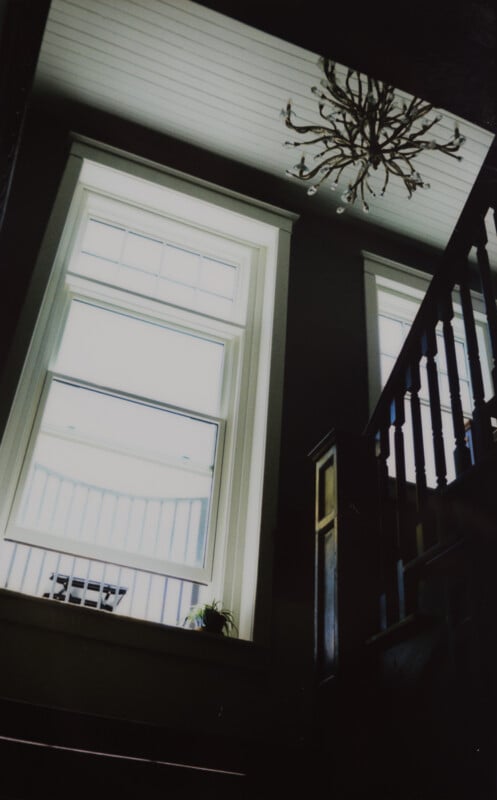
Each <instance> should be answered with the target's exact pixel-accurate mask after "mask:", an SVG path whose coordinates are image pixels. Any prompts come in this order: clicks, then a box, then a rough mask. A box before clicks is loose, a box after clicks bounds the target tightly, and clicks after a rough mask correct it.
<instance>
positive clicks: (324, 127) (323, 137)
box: [282, 58, 465, 214]
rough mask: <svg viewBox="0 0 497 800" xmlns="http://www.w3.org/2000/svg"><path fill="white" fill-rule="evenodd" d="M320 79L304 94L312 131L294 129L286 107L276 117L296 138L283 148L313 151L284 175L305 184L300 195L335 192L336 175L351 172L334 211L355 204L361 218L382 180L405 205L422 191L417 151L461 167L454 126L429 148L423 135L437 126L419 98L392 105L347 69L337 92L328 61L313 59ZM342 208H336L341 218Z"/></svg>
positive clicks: (391, 98) (385, 93) (382, 90)
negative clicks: (400, 191)
mask: <svg viewBox="0 0 497 800" xmlns="http://www.w3.org/2000/svg"><path fill="white" fill-rule="evenodd" d="M319 64H320V66H321V68H322V69H323V71H324V75H325V77H324V78H323V79H322V80H321V84H320V87H317V86H313V87H312V89H311V91H312V93H313V94H314V95H315V96H316V97H317V98H318V108H319V116H320V117H321V120H322V122H320V124H317V125H300V124H298V123H296V122H295V121H294V119H295V117H296V115H295V112H294V110H293V108H292V103H291V101H289V102H288V103H287V105H286V108H284V109H283V110H282V116H283V118H284V121H285V125H286V126H287V128H290V129H291V130H292V131H294V132H295V133H297V134H299V135H301V136H302V137H304V139H305V140H301V141H286V142H285V143H284V144H285V147H289V148H292V147H295V148H296V147H311V146H312V147H313V148H319V151H318V152H317V153H316V154H315V155H313V156H312V162H311V163H310V164H307V163H306V158H309V156H307V155H302V156H301V158H300V160H299V161H298V163H297V164H296V165H295V166H294V167H293V168H291V169H288V170H287V171H286V172H287V175H291V176H292V177H294V178H299V179H300V180H302V181H306V182H309V183H310V185H309V188H308V190H307V194H309V195H314V194H316V192H317V191H318V189H319V187H320V186H321V185H322V184H323V183H324V182H325V181H326V180H327V179H328V178H331V179H332V183H331V188H332V189H336V188H337V184H338V182H339V180H340V177H341V176H342V173H343V172H344V170H347V168H348V167H351V168H352V169H356V171H355V173H354V176H353V177H352V178H351V179H349V181H348V184H347V186H346V190H345V191H344V192H343V194H342V196H341V201H342V203H345V204H346V205H349V206H350V205H353V204H354V203H355V202H356V200H357V199H358V198H360V200H361V203H362V208H363V211H364V212H366V213H367V212H368V211H369V205H368V203H367V201H366V197H367V196H369V195H370V196H372V197H376V196H377V195H378V194H379V195H380V196H383V195H384V194H385V191H386V189H387V187H388V184H389V181H390V178H392V177H393V178H397V179H400V180H401V181H402V182H403V184H404V186H405V188H406V189H407V194H408V197H409V198H410V197H412V195H413V192H415V191H416V189H429V188H430V185H429V183H426V181H424V180H423V178H422V177H421V175H420V174H419V172H418V171H417V169H416V168H415V166H414V165H413V161H414V160H415V159H416V157H417V156H418V155H419V154H420V153H422V152H423V151H425V150H433V151H435V150H436V151H438V152H440V153H444V154H445V155H448V156H451V157H452V158H455V159H457V160H458V161H461V159H462V156H460V155H456V153H457V151H458V150H459V148H460V147H461V145H462V144H464V142H465V137H464V136H462V135H461V133H460V131H459V128H458V125H457V123H456V124H455V127H454V133H453V135H452V136H451V138H450V139H449V140H448V141H446V142H439V141H436V140H435V139H433V138H432V137H431V134H430V131H431V130H432V128H433V127H434V126H435V125H436V124H437V123H439V122H440V120H441V119H442V118H441V116H440V115H434V116H431V117H430V118H428V117H427V115H428V114H430V115H431V112H432V111H433V106H432V105H431V104H430V103H427V102H425V101H423V100H420V99H419V98H416V97H413V98H412V99H411V100H410V101H404V100H400V99H398V98H397V97H396V95H395V91H394V89H393V87H392V86H389V85H388V84H386V83H382V82H381V81H378V80H375V79H374V78H370V77H368V76H365V75H362V74H361V73H360V72H357V71H356V70H352V69H349V70H348V71H347V73H346V77H345V80H344V81H343V82H342V84H341V83H340V82H339V80H338V77H337V74H336V66H335V63H334V62H333V61H330V60H329V59H324V58H322V59H320V60H319ZM378 170H379V171H380V175H381V181H380V188H379V190H375V189H373V187H372V185H371V184H372V182H373V180H372V179H373V173H374V172H376V171H378ZM343 211H344V206H343V205H340V206H338V208H337V213H339V214H341V213H343Z"/></svg>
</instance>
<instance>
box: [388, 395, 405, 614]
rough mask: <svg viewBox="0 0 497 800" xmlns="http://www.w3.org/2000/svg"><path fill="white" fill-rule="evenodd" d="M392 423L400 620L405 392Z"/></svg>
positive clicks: (395, 404) (402, 606) (397, 399)
mask: <svg viewBox="0 0 497 800" xmlns="http://www.w3.org/2000/svg"><path fill="white" fill-rule="evenodd" d="M391 413H392V422H393V425H394V453H395V473H396V474H395V487H396V493H395V500H396V534H397V535H396V543H395V544H396V548H395V549H396V557H395V562H396V564H395V566H396V576H397V595H398V603H399V619H403V618H404V617H405V615H406V598H405V591H404V559H403V554H404V553H403V551H404V549H405V543H406V541H407V531H408V515H407V480H406V458H405V446H404V431H403V426H404V423H405V409H404V390H403V389H402V390H401V391H399V393H398V394H397V395H396V397H395V400H394V401H393V402H392V405H391Z"/></svg>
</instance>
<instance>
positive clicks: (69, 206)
mask: <svg viewBox="0 0 497 800" xmlns="http://www.w3.org/2000/svg"><path fill="white" fill-rule="evenodd" d="M88 162H91V164H95V165H97V167H96V168H95V170H94V174H93V173H92V167H91V164H90V166H89V167H88ZM83 164H85V176H86V177H85V180H86V182H87V183H86V186H84V185H82V183H81V181H80V176H81V174H82V172H81V170H82V166H83ZM98 165H103V166H104V167H105V168H107V169H111V170H115V172H113V180H112V194H113V196H114V197H116V198H118V199H121V198H123V197H124V198H126V199H127V202H129V203H132V204H140V205H141V206H142V207H143V208H145V209H146V210H153V211H154V212H155V213H158V212H159V213H161V214H162V215H164V217H165V218H169V219H171V220H173V222H181V223H185V224H187V225H190V226H191V229H190V230H191V231H192V235H193V237H194V238H195V236H197V235H198V236H199V237H200V238H202V234H203V232H204V231H212V232H214V233H215V234H216V235H222V236H224V237H225V239H226V247H227V249H228V250H229V249H233V247H234V246H235V247H236V246H238V245H239V246H240V247H242V246H243V248H245V251H246V252H250V253H251V256H250V258H251V264H250V270H251V271H252V272H253V273H255V275H256V279H255V280H254V281H253V285H252V289H251V291H252V292H253V295H254V296H253V309H254V311H253V319H252V320H251V324H250V325H249V327H248V328H247V331H246V334H245V335H244V336H243V337H241V338H240V335H239V324H240V321H241V320H240V318H239V317H238V318H236V314H235V319H234V320H233V321H230V322H225V321H220V320H217V319H214V318H212V319H211V320H210V322H209V328H210V333H211V335H212V336H213V337H219V338H220V339H222V340H223V341H224V342H226V345H227V346H226V349H227V353H228V361H229V364H228V368H227V370H226V375H227V376H228V380H229V382H230V384H231V390H230V391H229V392H226V391H225V392H224V393H223V396H224V397H225V398H231V399H228V400H225V404H224V407H223V408H222V409H221V417H222V418H225V419H226V420H227V422H226V432H225V436H224V460H225V465H224V469H225V475H224V479H223V481H222V482H221V484H220V490H219V500H218V503H217V515H218V525H217V529H218V534H217V540H216V558H215V560H214V564H213V571H212V575H211V576H210V579H209V580H208V582H207V587H208V591H209V596H214V597H217V598H222V600H223V602H224V604H225V605H228V606H229V607H230V608H231V609H232V610H233V611H234V614H235V617H236V618H237V620H238V621H239V625H238V627H239V633H240V636H241V637H242V638H247V639H251V638H252V636H253V623H254V611H255V596H256V589H257V584H258V562H259V556H260V554H261V553H262V554H263V555H264V557H267V555H268V552H269V549H268V541H269V540H270V537H271V535H272V531H273V529H274V525H275V519H276V495H277V480H278V459H279V436H280V433H279V432H280V425H281V404H282V384H283V357H284V341H285V331H286V298H287V284H288V261H289V242H290V235H291V229H292V223H293V221H294V220H295V219H296V216H295V215H293V214H290V213H287V212H284V211H282V210H281V209H276V208H274V207H271V206H268V205H266V204H261V203H255V202H253V201H250V200H249V199H248V198H244V197H242V196H240V195H235V194H234V193H229V192H227V191H225V190H221V189H219V187H215V186H213V185H211V184H207V183H204V182H202V183H201V182H198V181H196V180H195V179H192V178H191V177H190V176H186V175H182V174H180V173H177V172H172V171H170V170H167V169H165V168H164V167H162V166H160V165H156V164H153V165H151V164H149V163H143V162H142V161H139V160H138V159H133V158H132V157H131V158H130V157H129V156H128V154H123V153H120V152H118V151H115V150H112V149H110V148H102V147H101V146H96V145H95V143H94V142H91V141H89V140H82V139H79V140H77V141H75V143H74V144H73V146H72V149H71V154H70V156H69V160H68V164H67V168H66V170H65V173H64V176H63V179H62V182H61V186H60V190H59V193H58V196H57V199H56V202H55V205H54V208H53V211H52V215H51V218H50V222H49V225H48V228H47V231H46V235H45V238H44V241H43V244H42V247H41V250H40V253H39V257H38V261H37V264H36V267H35V271H34V274H33V280H32V282H31V285H30V289H29V292H28V295H27V298H26V303H25V306H24V309H23V312H22V316H21V320H20V324H19V329H18V333H17V336H16V340H15V342H14V347H13V349H12V352H11V356H10V362H9V364H8V369H7V371H6V373H5V375H6V376H7V383H9V382H11V381H12V376H14V377H16V376H18V377H19V380H18V387H17V391H16V393H15V397H14V402H13V404H12V408H11V413H10V415H9V419H8V422H7V425H6V428H5V433H4V436H3V439H2V443H1V446H0V474H3V475H4V476H5V480H4V481H3V486H2V493H3V497H4V501H3V502H2V504H1V507H0V530H1V532H2V535H4V533H5V531H6V529H7V525H8V520H9V513H10V511H11V508H12V504H13V501H14V498H15V496H16V489H17V486H18V481H19V476H20V474H21V470H22V466H23V460H24V456H25V453H26V451H27V448H28V445H29V441H30V434H31V428H32V425H33V423H34V420H35V418H36V409H37V406H38V402H39V399H40V398H41V396H42V392H43V385H44V383H45V381H46V379H47V375H48V374H49V372H50V368H51V363H52V362H51V359H52V356H53V354H54V353H55V352H56V350H57V345H58V342H59V341H60V336H61V332H62V329H63V324H64V317H65V313H66V311H67V308H68V303H69V302H70V300H71V299H72V298H73V297H79V296H84V297H86V298H87V297H88V291H89V288H88V285H87V283H88V282H87V281H85V279H84V278H77V277H74V276H71V278H70V281H69V283H70V287H69V291H66V292H64V291H62V290H61V285H60V282H61V281H63V280H64V273H65V265H66V263H67V258H68V253H69V252H70V250H71V247H72V246H73V244H74V242H73V237H74V226H75V222H76V220H77V219H78V218H79V215H80V214H81V209H82V206H81V204H82V203H84V202H85V191H86V190H88V188H90V189H91V191H92V192H100V193H102V195H103V194H105V193H108V192H109V187H108V185H107V186H104V185H99V175H101V174H102V173H101V171H100V172H99V170H98ZM130 177H131V178H132V179H135V178H138V179H139V181H140V179H141V180H145V181H147V182H149V181H152V182H153V184H154V186H153V187H152V191H150V188H151V187H150V184H149V185H148V186H147V193H146V194H143V195H142V194H141V193H140V191H137V186H138V189H139V188H140V183H139V182H138V184H137V183H136V181H134V182H132V184H130V181H129V178H130ZM131 185H132V186H133V190H132V191H131V190H130V188H129V187H130V186H131ZM130 192H131V194H130ZM126 193H128V195H127V194H126ZM237 243H238V245H237ZM245 271H246V270H245ZM242 273H243V271H242ZM248 290H249V287H247V286H246V287H244V291H248ZM92 291H93V292H94V295H95V299H96V300H98V302H99V304H102V305H104V304H105V303H107V302H109V301H111V302H112V303H113V304H115V302H116V298H117V297H118V296H119V295H120V294H121V295H122V296H123V299H124V296H125V295H127V293H126V292H125V291H119V290H115V289H113V290H112V291H111V292H110V291H109V289H108V287H106V286H104V285H102V286H101V287H99V288H98V289H96V288H95V286H93V287H92ZM57 298H58V299H57ZM54 302H57V304H58V305H59V307H58V308H55V306H54ZM126 303H127V304H128V306H127V307H129V296H126ZM133 303H134V304H135V306H137V307H136V308H135V309H134V311H135V312H136V313H139V314H141V315H143V316H144V317H147V316H153V315H154V314H155V313H156V312H157V308H158V306H159V305H160V303H159V302H158V301H156V300H151V299H149V298H145V297H140V298H139V299H138V300H137V299H136V297H134V298H133ZM60 304H62V306H61V305H60ZM176 316H177V320H176V322H177V324H178V325H186V324H187V323H192V320H193V317H194V316H195V315H194V314H193V313H190V312H186V311H184V310H182V309H179V308H178V309H177V310H176ZM172 317H174V313H173V314H172ZM172 317H171V318H172ZM31 334H32V336H30V335H31ZM27 341H30V343H29V346H28V348H27V349H26V342H27ZM238 351H240V352H238ZM226 403H227V405H226ZM222 427H223V423H222V420H221V428H222ZM226 464H227V465H228V466H227V468H226ZM219 531H224V533H223V534H222V535H220V534H219ZM33 543H34V542H33ZM58 548H59V549H64V548H63V540H61V541H60V543H58Z"/></svg>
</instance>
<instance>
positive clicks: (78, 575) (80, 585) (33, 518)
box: [0, 464, 209, 625]
mask: <svg viewBox="0 0 497 800" xmlns="http://www.w3.org/2000/svg"><path fill="white" fill-rule="evenodd" d="M208 504H209V498H206V497H182V498H163V497H162V498H160V497H159V498H158V497H142V496H138V495H136V496H135V495H132V494H124V493H122V492H116V491H114V490H110V489H107V488H102V487H100V486H96V485H90V484H88V483H84V482H81V481H76V480H73V479H71V478H69V477H68V476H66V475H61V474H59V473H57V472H54V471H53V470H50V469H47V468H46V467H45V466H43V465H39V464H38V465H36V466H35V468H34V469H33V473H32V477H31V482H30V487H29V491H28V493H27V495H26V498H25V502H24V508H23V509H21V518H22V520H23V522H24V524H25V525H27V526H28V527H29V528H31V529H34V530H40V531H43V530H47V529H48V530H52V531H55V532H56V533H57V535H58V536H60V540H61V542H60V550H53V549H48V548H45V547H42V546H41V547H36V546H31V545H28V544H23V543H19V542H14V541H9V540H4V541H3V542H2V543H1V545H0V548H1V553H0V587H2V588H6V589H11V590H14V591H18V592H21V593H24V594H29V595H33V596H36V597H45V598H48V599H53V600H57V601H60V602H64V603H72V604H78V605H84V606H87V607H92V608H96V609H100V610H104V611H111V612H113V613H114V614H121V615H125V616H130V617H135V618H139V619H145V620H148V621H152V622H159V623H163V624H170V625H180V624H182V622H183V620H184V618H185V616H186V614H187V613H188V611H189V609H190V607H191V606H192V605H194V604H195V603H197V601H198V599H199V596H200V591H201V585H200V584H198V583H196V582H194V581H190V580H183V579H180V578H175V577H171V576H167V575H164V574H161V572H160V567H158V570H157V572H154V571H149V570H144V569H139V568H133V567H130V566H124V565H122V564H120V563H119V555H118V553H119V549H120V550H121V551H122V552H123V553H124V552H126V553H128V554H129V553H131V554H132V555H133V554H137V555H138V556H148V557H157V559H172V560H177V561H179V562H181V563H186V564H196V563H198V562H199V560H201V559H202V557H203V553H204V543H205V537H206V533H207V521H208ZM78 539H79V540H81V541H84V542H88V541H90V542H93V543H95V545H96V547H98V545H103V546H106V547H109V546H112V547H113V548H114V549H116V560H115V563H109V562H105V561H102V560H101V559H98V558H85V557H82V556H77V555H71V554H70V553H67V552H65V550H66V548H67V550H70V549H71V545H70V544H69V542H70V541H77V540H78ZM65 543H67V544H66V545H65Z"/></svg>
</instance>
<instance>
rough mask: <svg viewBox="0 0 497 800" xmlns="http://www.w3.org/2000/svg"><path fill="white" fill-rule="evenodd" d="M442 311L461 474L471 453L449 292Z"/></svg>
mask: <svg viewBox="0 0 497 800" xmlns="http://www.w3.org/2000/svg"><path fill="white" fill-rule="evenodd" d="M440 311H441V313H440V319H441V320H442V324H443V336H444V343H445V358H446V361H447V373H448V378H449V392H450V406H451V411H452V424H453V426H454V443H455V447H454V466H455V470H456V475H457V476H459V475H461V474H462V473H463V472H465V471H466V470H467V469H469V467H470V466H471V453H470V451H469V448H468V446H467V443H466V430H465V427H464V417H463V410H462V404H461V392H460V388H459V373H458V370H457V357H456V345H455V341H454V331H453V330H452V318H453V316H454V309H453V307H452V298H451V296H450V294H449V293H448V294H447V295H446V297H445V298H444V300H442V302H441V305H440Z"/></svg>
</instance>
